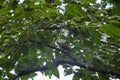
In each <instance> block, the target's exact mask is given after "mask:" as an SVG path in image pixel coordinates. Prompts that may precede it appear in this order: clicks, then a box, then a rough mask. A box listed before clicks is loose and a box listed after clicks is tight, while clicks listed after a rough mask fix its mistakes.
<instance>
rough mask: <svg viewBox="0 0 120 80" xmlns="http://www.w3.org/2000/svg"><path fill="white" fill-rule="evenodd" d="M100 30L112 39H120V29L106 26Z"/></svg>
mask: <svg viewBox="0 0 120 80" xmlns="http://www.w3.org/2000/svg"><path fill="white" fill-rule="evenodd" d="M100 30H101V31H102V32H104V33H106V34H107V35H108V36H110V37H112V38H113V39H117V40H119V39H120V28H118V27H115V26H112V25H104V26H103V27H101V28H100Z"/></svg>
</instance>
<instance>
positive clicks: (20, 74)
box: [13, 66, 49, 80]
mask: <svg viewBox="0 0 120 80" xmlns="http://www.w3.org/2000/svg"><path fill="white" fill-rule="evenodd" d="M48 69H49V68H48V66H42V67H37V68H33V69H28V70H23V71H21V72H20V73H19V74H18V75H16V76H15V77H14V78H13V80H16V79H17V78H19V77H21V76H24V75H28V74H30V73H34V72H37V71H45V70H48Z"/></svg>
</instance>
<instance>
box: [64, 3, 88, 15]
mask: <svg viewBox="0 0 120 80" xmlns="http://www.w3.org/2000/svg"><path fill="white" fill-rule="evenodd" d="M65 9H66V12H65V14H66V15H71V16H75V17H78V16H82V17H83V16H86V14H85V12H84V11H83V10H82V8H81V6H80V5H75V4H68V5H67V6H66V8H65Z"/></svg>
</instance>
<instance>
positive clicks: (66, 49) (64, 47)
mask: <svg viewBox="0 0 120 80" xmlns="http://www.w3.org/2000/svg"><path fill="white" fill-rule="evenodd" d="M56 43H57V44H58V46H59V47H60V48H61V49H62V50H64V51H67V52H68V51H70V50H71V48H70V47H69V46H67V45H65V44H62V43H60V42H58V41H57V42H56Z"/></svg>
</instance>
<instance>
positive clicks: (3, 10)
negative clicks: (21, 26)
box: [0, 7, 12, 15]
mask: <svg viewBox="0 0 120 80" xmlns="http://www.w3.org/2000/svg"><path fill="white" fill-rule="evenodd" d="M11 9H12V8H11V7H5V8H3V9H1V10H0V15H5V14H7V13H8V12H9V11H10V10H11Z"/></svg>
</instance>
